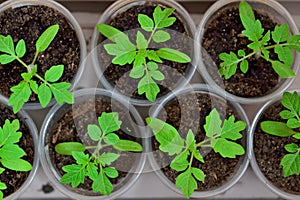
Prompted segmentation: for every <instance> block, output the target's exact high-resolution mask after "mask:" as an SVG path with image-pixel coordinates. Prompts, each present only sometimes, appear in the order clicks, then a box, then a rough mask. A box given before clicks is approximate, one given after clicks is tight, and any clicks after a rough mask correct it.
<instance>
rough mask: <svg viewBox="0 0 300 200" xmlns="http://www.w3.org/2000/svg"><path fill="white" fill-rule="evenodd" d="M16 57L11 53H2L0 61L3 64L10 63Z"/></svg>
mask: <svg viewBox="0 0 300 200" xmlns="http://www.w3.org/2000/svg"><path fill="white" fill-rule="evenodd" d="M15 59H16V58H15V57H14V56H10V55H7V54H2V55H0V63H1V64H2V65H6V64H8V63H11V62H13V61H14V60H15Z"/></svg>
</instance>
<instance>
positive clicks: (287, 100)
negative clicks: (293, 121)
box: [281, 92, 300, 116]
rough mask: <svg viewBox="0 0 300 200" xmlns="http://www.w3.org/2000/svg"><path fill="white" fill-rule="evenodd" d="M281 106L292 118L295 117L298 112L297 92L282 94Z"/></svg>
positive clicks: (299, 107)
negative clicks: (287, 110) (288, 111)
mask: <svg viewBox="0 0 300 200" xmlns="http://www.w3.org/2000/svg"><path fill="white" fill-rule="evenodd" d="M281 104H282V105H283V106H284V107H285V108H287V109H289V110H290V111H291V113H292V114H293V115H294V116H297V115H298V113H299V111H300V98H299V96H298V94H297V92H294V93H289V92H284V93H283V95H282V100H281Z"/></svg>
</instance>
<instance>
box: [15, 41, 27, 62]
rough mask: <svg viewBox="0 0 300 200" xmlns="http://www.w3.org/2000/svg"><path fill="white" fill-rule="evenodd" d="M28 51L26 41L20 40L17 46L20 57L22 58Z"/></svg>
mask: <svg viewBox="0 0 300 200" xmlns="http://www.w3.org/2000/svg"><path fill="white" fill-rule="evenodd" d="M25 53H26V45H25V41H24V40H23V39H22V40H19V42H18V44H17V46H16V54H17V56H18V57H19V58H22V57H23V56H24V55H25Z"/></svg>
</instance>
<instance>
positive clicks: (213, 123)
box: [204, 108, 222, 137]
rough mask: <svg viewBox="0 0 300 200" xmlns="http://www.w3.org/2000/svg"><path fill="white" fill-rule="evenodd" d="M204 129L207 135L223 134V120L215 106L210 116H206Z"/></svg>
mask: <svg viewBox="0 0 300 200" xmlns="http://www.w3.org/2000/svg"><path fill="white" fill-rule="evenodd" d="M205 119H206V121H205V125H204V130H205V133H206V136H207V137H213V136H214V135H218V136H220V135H221V124H222V120H221V118H220V115H219V113H218V111H217V110H216V109H215V108H214V109H213V110H212V111H211V112H210V114H209V115H208V116H206V118H205Z"/></svg>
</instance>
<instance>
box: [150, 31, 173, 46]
mask: <svg viewBox="0 0 300 200" xmlns="http://www.w3.org/2000/svg"><path fill="white" fill-rule="evenodd" d="M170 39H171V36H170V34H169V33H168V32H166V31H162V30H159V31H156V32H155V33H154V35H153V40H154V42H156V43H161V42H166V41H168V40H170Z"/></svg>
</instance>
